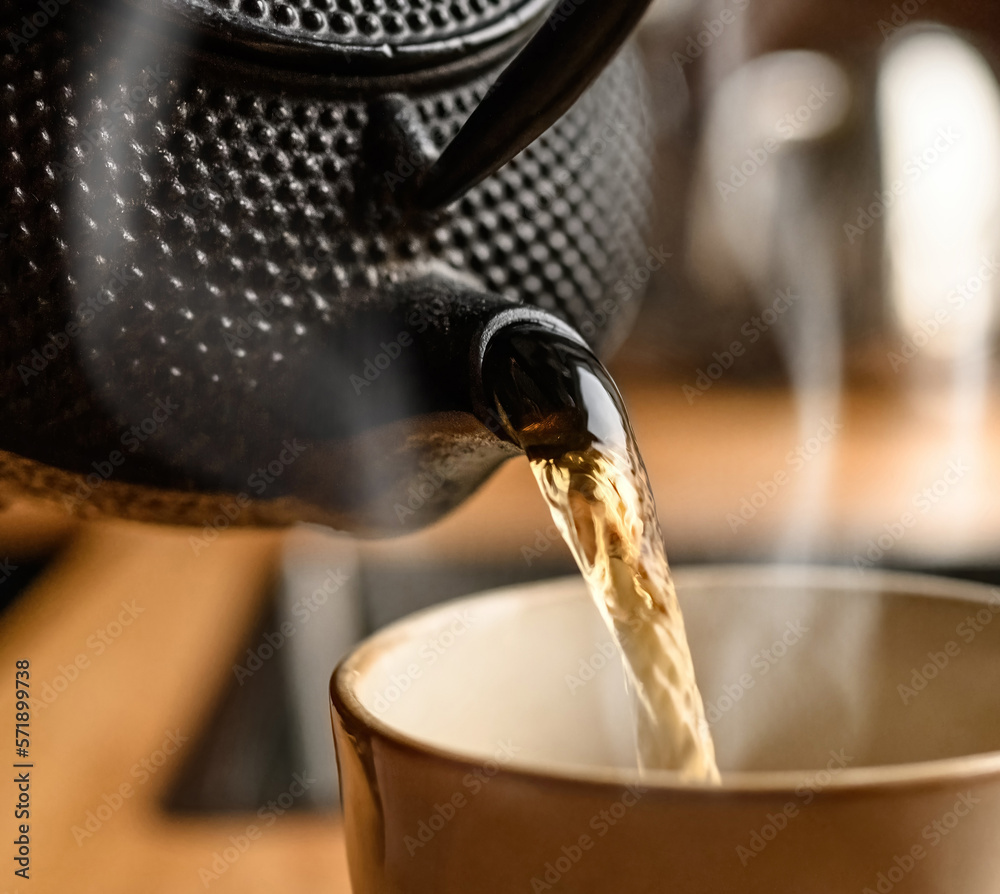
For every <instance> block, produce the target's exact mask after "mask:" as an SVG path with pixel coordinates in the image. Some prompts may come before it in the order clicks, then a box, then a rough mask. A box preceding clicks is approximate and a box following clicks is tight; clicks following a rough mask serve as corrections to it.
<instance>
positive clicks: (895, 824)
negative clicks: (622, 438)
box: [331, 567, 1000, 894]
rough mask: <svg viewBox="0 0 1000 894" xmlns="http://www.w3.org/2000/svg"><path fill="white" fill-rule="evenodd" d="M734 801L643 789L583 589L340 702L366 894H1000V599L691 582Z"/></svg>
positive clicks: (335, 694) (409, 637)
mask: <svg viewBox="0 0 1000 894" xmlns="http://www.w3.org/2000/svg"><path fill="white" fill-rule="evenodd" d="M677 586H678V591H679V593H680V597H681V602H682V605H683V608H684V613H685V617H686V621H687V626H688V633H689V637H690V641H691V649H692V652H693V655H694V660H695V665H696V669H697V673H698V679H699V683H700V685H701V689H702V693H703V696H704V700H705V704H706V710H707V714H708V718H709V722H710V724H711V727H712V731H713V734H714V736H715V740H716V747H717V751H718V757H719V763H720V767H721V769H722V774H723V783H722V785H721V786H720V787H709V786H702V785H691V784H683V783H681V782H680V781H679V780H678V779H677V777H676V775H675V774H672V773H670V772H651V773H648V774H646V775H643V776H640V775H639V773H638V772H637V771H636V769H635V751H634V741H633V736H632V732H631V730H632V726H631V719H630V708H629V696H628V694H627V692H626V688H625V684H624V679H623V676H622V670H621V666H620V663H619V662H618V659H617V657H616V653H615V652H614V650H613V648H612V647H611V642H610V637H609V635H608V633H607V631H606V630H605V629H604V627H603V626H602V622H601V620H600V617H599V615H598V613H597V611H596V610H595V608H594V607H593V606H592V605H591V603H590V601H589V598H588V596H587V595H586V593H585V591H584V587H583V584H582V582H581V581H580V580H578V579H567V580H559V581H554V582H546V583H539V584H533V585H531V586H525V587H517V588H512V589H507V590H500V591H496V592H493V593H488V594H485V595H481V596H476V597H472V598H469V599H464V600H460V601H458V602H452V603H448V604H444V605H441V606H437V607H434V608H432V609H430V610H428V611H425V612H422V613H421V614H418V615H416V616H414V617H411V618H408V619H406V620H403V621H401V622H399V623H397V624H395V625H393V626H392V627H389V628H387V629H385V630H382V631H381V632H379V633H377V634H376V635H375V636H373V637H372V638H371V639H369V640H368V641H366V642H365V643H363V644H362V645H361V646H360V647H359V648H358V649H357V650H356V651H355V652H354V653H353V654H352V655H351V656H350V657H349V658H348V659H347V660H346V661H344V662H343V663H342V664H341V665H340V667H338V669H337V670H336V672H335V673H334V676H333V680H332V684H331V692H332V703H333V723H334V734H335V739H336V745H337V754H338V764H339V770H340V777H341V786H342V799H343V808H344V816H345V823H346V834H347V845H348V855H349V860H350V867H351V879H352V884H353V889H354V892H355V894H404V892H405V894H423V892H427V894H516V892H526V894H528V892H541V891H546V892H547V891H557V892H573V894H609V892H629V894H632V892H650V894H652V892H669V891H676V892H683V894H722V892H725V894H736V892H738V894H889V892H891V891H897V890H898V891H899V892H900V894H994V892H998V891H1000V590H996V589H992V590H991V589H990V588H988V587H984V586H980V585H974V584H965V583H958V582H953V581H949V580H943V579H936V578H931V577H921V576H910V575H907V576H900V575H890V574H876V573H866V574H861V573H858V572H855V571H853V570H818V569H781V568H776V569H759V568H757V569H754V568H735V567H730V568H714V569H711V568H710V569H694V570H689V571H682V572H681V573H678V574H677Z"/></svg>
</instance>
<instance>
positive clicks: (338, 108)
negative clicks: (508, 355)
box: [0, 0, 650, 534]
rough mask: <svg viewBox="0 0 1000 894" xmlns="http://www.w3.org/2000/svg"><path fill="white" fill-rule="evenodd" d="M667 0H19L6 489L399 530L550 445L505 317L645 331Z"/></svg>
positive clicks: (206, 515)
mask: <svg viewBox="0 0 1000 894" xmlns="http://www.w3.org/2000/svg"><path fill="white" fill-rule="evenodd" d="M647 3H648V0H635V2H624V0H621V2H609V0H562V2H561V3H559V5H558V6H556V7H555V8H553V7H552V4H551V3H550V2H548V0H127V2H126V0H114V2H112V0H108V2H97V0H89V2H88V0H39V2H37V3H35V2H32V3H25V2H23V0H17V2H15V0H0V25H2V33H3V35H4V38H3V47H2V52H3V56H2V61H0V64H2V68H3V96H2V98H0V104H2V110H0V129H2V173H0V191H2V201H0V215H2V216H3V220H2V221H0V234H2V239H0V308H2V310H3V314H4V317H5V321H6V325H5V327H4V331H3V334H2V335H0V360H2V362H0V396H2V403H3V410H4V414H3V415H4V418H3V423H2V427H0V496H5V497H7V498H9V497H11V496H13V495H22V494H25V493H27V494H34V495H36V496H41V497H45V498H48V499H56V500H58V501H59V502H60V503H61V505H63V506H64V507H65V508H66V509H67V510H68V511H71V512H74V513H81V514H91V513H113V514H115V515H119V516H124V517H128V518H134V519H141V520H150V521H159V522H171V523H180V524H193V525H198V526H202V525H208V526H213V527H228V526H230V525H233V524H282V523H286V522H291V521H293V520H308V521H316V522H321V523H324V524H328V525H331V526H334V527H338V528H342V529H350V530H355V531H359V532H363V533H374V534H391V533H401V532H405V531H408V530H412V529H414V528H415V527H418V526H420V525H422V524H426V523H428V522H430V521H432V520H434V519H435V518H437V517H439V516H440V515H441V514H442V513H444V512H445V511H447V510H448V509H449V508H451V507H453V506H454V505H456V504H457V503H458V502H460V501H461V500H463V499H464V498H465V497H466V496H467V495H468V494H470V493H471V492H472V490H473V489H474V488H475V487H476V486H478V484H479V483H481V482H482V481H483V480H484V478H485V477H486V476H488V475H489V473H490V472H491V471H492V470H493V469H494V468H496V466H497V465H498V464H499V463H500V462H502V461H503V460H504V459H506V458H508V457H510V456H512V455H515V454H517V453H518V452H519V451H520V447H519V446H518V445H517V444H516V443H515V439H514V438H512V437H511V435H510V432H509V431H508V429H507V427H506V426H505V423H504V420H503V419H502V418H501V417H500V416H499V415H498V414H497V412H496V409H495V407H492V406H491V404H490V400H489V399H488V397H487V396H486V393H487V390H488V387H485V386H484V383H483V381H482V359H483V357H484V355H485V354H486V352H487V351H488V350H489V346H490V344H491V342H492V341H493V340H494V338H495V336H496V334H497V333H498V332H500V331H502V330H504V329H505V327H509V326H517V327H519V329H520V330H521V331H530V332H533V333H535V334H536V335H537V337H538V339H539V340H540V341H546V340H548V341H561V342H563V343H572V344H577V345H581V346H582V345H584V344H585V343H586V344H587V345H589V348H590V349H593V350H594V351H596V352H600V351H602V350H604V349H606V348H607V346H608V345H609V344H610V343H612V342H614V341H615V340H616V339H617V338H618V337H619V336H620V335H621V334H622V332H623V331H624V329H625V328H626V327H627V325H628V323H629V321H630V318H631V315H632V310H633V306H632V305H633V302H630V301H629V300H628V299H627V297H622V296H621V295H618V294H616V290H615V288H614V286H615V284H616V283H617V282H618V281H619V280H620V279H621V278H622V277H623V276H625V275H627V274H628V273H629V272H630V271H631V270H634V269H635V268H636V267H637V266H639V264H640V263H641V261H642V259H643V258H644V257H645V255H646V247H645V245H646V240H645V234H646V227H647V222H648V214H649V210H650V209H649V199H648V191H647V189H646V181H647V179H648V176H649V164H650V151H649V141H648V138H647V132H646V119H645V115H644V95H645V94H644V91H643V85H642V77H641V72H640V70H639V68H638V65H637V62H636V59H635V55H634V53H633V52H632V50H631V49H629V48H626V49H624V50H623V51H621V52H619V50H620V48H621V46H622V44H623V43H624V42H625V41H626V38H627V36H628V35H629V33H630V31H631V30H632V28H633V27H634V25H635V23H636V22H637V21H638V19H639V17H640V15H641V14H642V12H643V11H644V8H645V6H646V5H647ZM518 51H520V52H518ZM512 60H513V61H512ZM605 69H606V70H605ZM602 71H603V73H602ZM577 100H579V101H577ZM624 291H627V290H624Z"/></svg>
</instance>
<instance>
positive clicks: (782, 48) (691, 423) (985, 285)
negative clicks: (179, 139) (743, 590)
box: [0, 0, 1000, 892]
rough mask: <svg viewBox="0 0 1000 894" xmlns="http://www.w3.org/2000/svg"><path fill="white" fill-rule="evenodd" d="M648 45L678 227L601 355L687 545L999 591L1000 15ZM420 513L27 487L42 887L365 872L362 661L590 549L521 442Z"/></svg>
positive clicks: (831, 17) (732, 17) (949, 12)
mask: <svg viewBox="0 0 1000 894" xmlns="http://www.w3.org/2000/svg"><path fill="white" fill-rule="evenodd" d="M639 40H640V44H641V47H642V51H643V55H644V57H645V60H646V64H647V67H648V71H649V83H650V88H651V90H652V91H653V95H654V97H655V109H656V114H657V118H656V120H655V121H654V122H653V126H654V127H655V129H656V135H657V145H658V153H657V156H658V166H657V173H656V178H655V182H654V184H653V189H654V190H655V192H656V197H657V202H656V204H657V208H658V213H659V221H658V226H657V231H656V233H655V235H654V238H653V239H652V241H651V244H650V246H649V256H648V258H647V262H646V264H645V265H644V266H640V267H639V268H637V269H636V270H635V271H633V273H632V274H631V276H630V277H628V278H626V280H624V281H623V282H622V283H619V286H618V287H617V289H616V291H617V293H618V294H619V295H621V296H622V297H627V296H629V295H633V294H635V295H637V294H638V293H640V292H641V291H642V290H643V289H646V297H645V299H644V303H643V305H642V308H641V311H640V313H639V317H638V321H637V324H636V325H635V327H634V329H633V331H632V334H631V336H630V337H629V338H628V340H627V341H626V342H625V343H624V344H622V345H621V346H619V347H618V349H617V352H616V353H615V355H614V356H613V357H612V360H611V362H610V364H609V366H610V369H611V371H612V373H613V374H614V375H615V376H616V378H617V380H618V382H619V385H620V387H621V389H622V392H623V393H624V396H625V398H626V402H627V403H628V405H629V407H630V408H631V412H632V418H633V423H634V427H635V430H636V434H637V437H638V439H639V443H640V446H641V448H642V450H643V453H644V455H645V459H646V463H647V466H648V469H649V473H650V477H651V480H652V484H653V487H654V491H655V494H656V498H657V501H658V507H659V514H660V519H661V523H662V527H663V531H664V535H665V539H666V544H667V552H668V556H669V557H670V558H671V561H672V563H673V564H674V565H683V564H693V563H735V562H750V563H762V562H793V563H824V564H837V565H846V566H849V567H854V568H856V569H857V570H858V573H859V574H862V573H864V571H866V570H867V569H870V568H902V569H910V570H918V571H928V572H933V573H940V574H947V575H952V576H959V577H964V578H969V579H975V580H982V581H987V582H991V583H1000V550H998V548H997V543H998V542H1000V504H998V501H997V499H996V495H998V494H1000V412H998V410H1000V389H998V378H997V367H998V361H997V335H998V332H997V318H998V313H997V310H998V295H1000V291H998V290H1000V213H998V212H1000V83H998V79H997V74H998V63H1000V22H998V19H997V13H996V10H995V9H994V7H993V5H992V4H989V3H987V2H948V0H905V2H896V3H890V2H867V0H852V2H846V3H841V4H838V5H837V6H836V7H835V8H831V7H829V5H827V4H823V3H820V2H819V0H705V2H697V0H663V2H659V3H657V4H656V5H655V6H654V8H653V10H652V11H651V13H650V14H649V16H648V17H647V20H646V22H645V23H644V25H643V28H642V31H641V33H640V35H639ZM595 324H596V325H599V324H600V321H597V320H595ZM399 534H400V537H399V538H398V539H394V540H389V541H383V542H361V541H358V540H355V539H353V538H351V537H348V536H345V535H341V534H337V533H332V532H328V531H322V530H318V529H313V528H307V527H303V528H300V529H296V530H292V531H289V532H230V531H226V532H223V533H221V534H220V533H218V532H216V531H209V530H206V531H199V530H182V529H174V530H170V529H165V528H155V527H144V526H140V525H131V524H126V523H121V522H93V523H87V524H86V525H84V524H78V523H75V522H72V521H69V520H67V518H66V516H65V515H64V514H63V513H61V512H58V511H57V512H55V513H52V512H51V511H43V510H41V509H39V508H37V507H34V506H32V505H29V504H26V503H17V504H13V505H10V506H7V507H5V508H4V510H3V511H2V512H0V563H3V564H2V566H0V604H2V605H3V616H2V630H3V632H2V638H3V643H2V647H0V651H2V653H3V657H4V660H5V661H8V662H9V663H8V664H7V665H6V666H10V664H12V663H13V661H14V660H15V659H16V658H22V657H27V658H29V659H30V660H31V662H32V685H33V686H35V687H36V689H35V692H34V696H35V699H36V701H35V707H34V711H33V726H32V729H33V736H36V737H37V738H36V739H35V741H34V742H33V745H34V746H35V749H36V750H35V759H36V761H37V770H36V783H35V788H34V791H35V793H36V796H37V798H38V801H39V804H41V805H44V812H43V813H41V814H40V815H39V818H38V820H37V823H38V826H37V835H38V839H37V841H38V845H37V849H36V857H35V860H36V866H37V871H38V876H39V882H38V884H37V888H38V889H39V890H57V889H58V890H65V889H66V885H68V884H72V886H73V887H72V889H73V890H77V891H80V890H91V889H93V890H101V891H102V892H106V891H112V890H118V886H120V887H121V889H122V890H129V891H132V890H135V887H136V882H137V880H140V881H141V889H142V890H143V891H159V890H163V891H177V892H179V891H188V890H191V891H194V890H203V889H204V888H206V887H213V888H215V889H216V890H220V891H224V890H233V891H235V890H240V891H242V892H248V891H258V890H259V891H273V890H278V889H279V888H280V889H281V890H285V891H296V892H297V891H302V892H306V891H310V892H311V891H317V892H318V891H326V892H336V891H346V890H347V888H346V882H345V881H344V879H345V878H346V870H345V863H344V854H343V845H342V842H341V839H340V838H339V837H338V820H337V812H336V811H337V789H336V774H335V765H334V756H333V747H332V739H331V736H330V730H329V715H328V707H327V695H326V688H327V683H328V680H329V676H330V672H331V670H332V668H333V666H334V665H335V663H336V662H337V660H338V659H339V658H340V657H342V656H343V654H344V653H345V652H346V651H347V650H348V649H349V648H350V647H351V645H352V643H354V642H356V641H358V639H360V638H361V637H363V636H365V635H366V634H367V633H369V632H371V631H373V630H375V629H377V628H379V627H381V626H383V625H385V624H387V623H389V622H391V621H393V620H394V619H396V618H399V617H401V616H403V615H406V614H409V613H411V612H413V611H415V610H418V609H420V608H423V607H425V606H428V605H431V604H434V603H437V602H439V601H442V600H445V599H449V598H453V597H456V596H460V595H464V594H467V593H471V592H475V591H478V590H483V589H488V588H491V587H497V586H503V585H508V584H514V583H518V582H523V581H530V580H537V579H544V578H548V577H555V576H559V575H564V574H571V573H574V566H573V564H572V561H571V558H570V556H569V553H568V551H567V550H566V548H565V547H564V546H563V544H562V542H561V541H560V539H559V537H558V535H557V533H556V531H555V529H554V527H553V526H552V523H551V520H550V519H549V517H548V516H547V511H546V509H545V507H544V506H543V504H542V501H541V498H540V497H539V495H538V493H537V489H536V487H535V484H534V480H533V478H532V476H531V474H530V471H529V469H528V466H527V464H526V463H525V462H522V461H513V462H510V463H508V464H507V465H506V466H505V467H503V468H502V469H501V471H500V472H499V473H498V474H497V475H495V476H494V477H493V478H492V479H491V480H490V481H489V482H488V483H487V484H486V486H484V487H483V488H482V489H481V491H480V492H478V493H477V494H476V495H475V496H474V498H473V499H471V500H470V501H469V502H468V503H467V504H465V505H464V506H462V507H461V508H460V509H458V510H457V511H456V512H455V513H453V514H452V515H451V516H450V517H448V518H447V519H446V520H445V521H443V522H442V523H440V524H438V525H436V526H435V527H433V528H431V529H429V530H427V531H423V532H419V533H408V532H407V530H406V524H405V518H404V519H403V520H401V523H400V531H399ZM296 780H298V781H296ZM122 786H126V787H128V790H129V792H130V793H129V794H127V795H126V794H125V792H124V789H123V788H122ZM300 790H301V793H299V794H294V793H295V792H299V791H300ZM269 805H270V806H269ZM269 820H270V821H269ZM252 824H256V825H257V826H259V827H260V828H261V829H262V830H263V832H264V834H263V836H262V837H261V840H260V843H259V844H256V845H255V846H254V847H253V848H251V849H245V848H244V849H242V850H241V842H243V841H244V840H245V835H246V831H247V829H248V827H249V826H250V825H252ZM12 890H18V889H17V888H14V889H12ZM20 890H24V891H27V890H31V886H30V885H29V884H22V885H21V887H20Z"/></svg>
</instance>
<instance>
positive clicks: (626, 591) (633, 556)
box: [531, 439, 719, 782]
mask: <svg viewBox="0 0 1000 894" xmlns="http://www.w3.org/2000/svg"><path fill="white" fill-rule="evenodd" d="M531 468H532V471H533V472H534V473H535V478H536V479H537V481H538V486H539V488H540V489H541V491H542V495H543V496H544V497H545V500H546V502H547V503H548V504H549V509H550V510H551V512H552V517H553V519H554V520H555V523H556V525H557V526H558V528H559V530H560V531H561V533H562V535H563V537H564V538H565V540H566V543H567V544H568V545H569V548H570V550H571V551H572V552H573V556H574V558H575V559H576V562H577V565H578V566H579V567H580V571H581V572H582V573H583V576H584V579H585V580H586V582H587V585H588V587H589V588H590V593H591V596H592V597H593V599H594V601H595V603H596V604H597V607H598V609H599V610H600V611H601V613H602V615H603V616H604V619H605V622H606V623H607V625H608V627H609V629H610V630H611V632H612V634H613V635H614V637H615V640H616V642H617V643H618V647H619V648H620V649H621V652H622V657H623V659H624V664H625V669H626V673H627V674H628V678H629V683H630V686H631V688H632V691H633V693H634V700H635V713H636V741H637V750H638V758H639V766H640V768H643V769H672V770H679V771H680V772H681V775H682V777H683V778H685V779H689V780H693V781H694V780H700V781H705V782H718V781H719V771H718V768H717V767H716V764H715V748H714V746H713V743H712V738H711V734H710V733H709V729H708V723H707V721H706V720H705V711H704V707H703V704H702V699H701V693H700V692H699V691H698V685H697V682H696V680H695V674H694V666H693V664H692V662H691V653H690V651H689V649H688V643H687V636H686V634H685V631H684V619H683V617H682V615H681V610H680V605H679V604H678V602H677V594H676V592H675V590H674V584H673V581H672V579H671V577H670V570H669V568H668V567H667V560H666V556H665V555H664V550H663V541H662V538H661V536H660V528H659V524H658V523H657V520H656V507H655V505H654V503H653V497H652V493H651V491H650V488H649V483H648V480H647V476H646V472H645V469H644V467H643V464H642V460H641V459H640V457H639V455H638V453H637V452H636V450H635V443H634V441H633V440H631V439H630V442H629V443H628V449H627V451H626V454H625V455H623V454H622V453H621V452H620V451H618V450H616V449H614V448H611V447H608V446H606V445H595V446H594V447H591V448H589V449H586V450H583V451H579V452H570V453H565V454H563V455H562V456H559V457H556V458H542V459H533V460H532V462H531Z"/></svg>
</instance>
